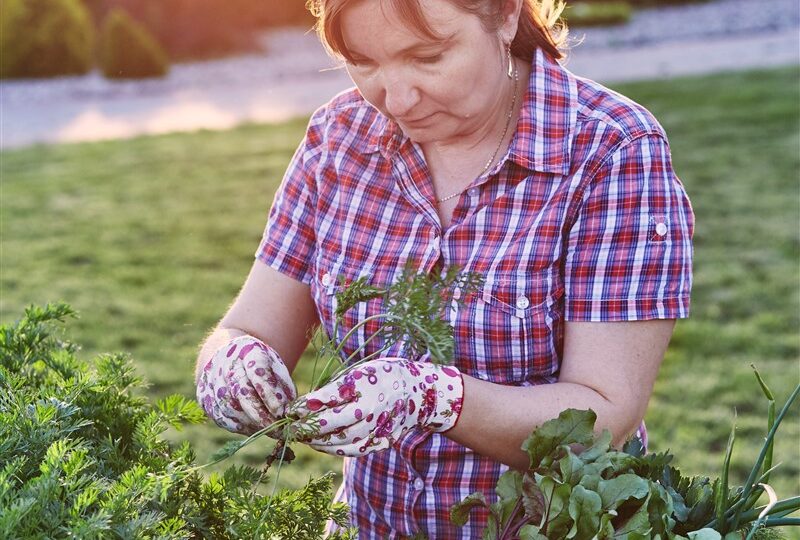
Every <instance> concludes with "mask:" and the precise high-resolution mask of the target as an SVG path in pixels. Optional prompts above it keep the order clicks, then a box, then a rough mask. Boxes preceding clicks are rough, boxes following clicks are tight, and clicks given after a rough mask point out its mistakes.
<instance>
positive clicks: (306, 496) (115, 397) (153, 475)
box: [0, 304, 353, 539]
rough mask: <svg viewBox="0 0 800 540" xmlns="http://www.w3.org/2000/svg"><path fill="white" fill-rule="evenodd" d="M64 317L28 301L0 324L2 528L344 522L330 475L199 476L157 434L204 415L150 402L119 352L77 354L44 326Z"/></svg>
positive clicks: (22, 534) (34, 533)
mask: <svg viewBox="0 0 800 540" xmlns="http://www.w3.org/2000/svg"><path fill="white" fill-rule="evenodd" d="M73 315H74V313H73V311H72V310H71V309H70V308H69V307H68V306H66V305H64V304H57V305H48V306H46V307H44V308H36V307H30V308H28V309H27V310H26V311H25V315H24V317H23V318H22V319H21V320H20V321H19V322H17V323H16V324H14V325H4V326H2V327H0V537H2V538H9V539H11V538H153V537H158V538H214V539H227V538H285V539H290V538H291V539H321V538H322V536H323V532H324V527H325V523H326V520H328V519H333V520H335V521H336V522H337V523H340V524H345V523H346V520H347V508H346V506H344V505H341V504H331V502H330V501H331V493H330V491H331V478H330V476H324V477H322V478H319V479H316V480H312V481H310V482H309V483H308V484H307V485H306V486H305V487H304V488H302V489H300V490H297V491H283V492H281V493H279V494H277V495H275V496H273V497H265V496H262V495H260V494H259V493H258V487H259V482H260V481H261V479H262V473H261V472H260V471H258V470H255V469H252V468H249V467H230V468H228V469H227V470H225V471H224V473H222V474H213V475H211V476H210V477H209V478H207V479H205V478H204V477H203V476H202V475H201V470H200V468H199V467H197V466H195V465H194V464H193V461H194V452H193V450H192V448H191V447H190V446H189V444H188V443H183V444H181V445H180V446H178V447H177V448H176V447H173V446H171V445H169V444H168V443H167V442H166V441H165V440H163V438H162V433H163V432H164V431H165V429H166V428H167V426H172V427H175V428H180V427H181V426H182V425H183V424H184V423H186V422H189V423H197V422H201V421H203V419H204V415H203V413H202V411H201V410H200V408H199V407H198V406H197V404H196V403H195V402H194V401H193V400H187V399H186V398H184V397H182V396H178V395H173V396H169V397H167V398H165V399H162V400H159V401H158V402H157V403H156V404H150V403H149V402H148V400H147V399H146V398H145V397H142V396H140V395H137V394H136V391H137V390H141V389H142V388H143V383H142V381H141V379H139V378H138V377H137V376H136V375H135V374H134V372H133V369H132V367H131V365H130V363H129V361H128V360H127V358H125V357H124V356H122V355H105V356H101V357H99V358H98V359H97V360H96V361H95V362H94V365H90V364H89V363H87V362H85V361H82V360H80V359H78V357H77V355H76V353H77V351H78V347H77V345H75V344H73V343H70V342H68V341H63V340H61V339H58V337H57V336H56V335H55V334H54V327H53V323H54V322H55V321H63V320H64V319H66V318H67V317H71V316H73ZM352 535H353V531H349V532H345V533H340V534H337V535H334V538H351V537H352Z"/></svg>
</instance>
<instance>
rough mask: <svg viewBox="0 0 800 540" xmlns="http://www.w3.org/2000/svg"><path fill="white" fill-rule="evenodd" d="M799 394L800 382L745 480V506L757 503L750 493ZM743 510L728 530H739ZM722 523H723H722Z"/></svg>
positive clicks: (743, 493) (735, 516) (779, 415)
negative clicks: (751, 499)
mask: <svg viewBox="0 0 800 540" xmlns="http://www.w3.org/2000/svg"><path fill="white" fill-rule="evenodd" d="M798 394H800V384H798V385H797V386H796V387H795V389H794V392H792V395H791V396H789V399H788V400H787V401H786V403H785V404H784V405H783V408H782V409H781V412H780V414H778V417H777V418H776V419H775V423H774V424H773V425H772V428H771V429H770V430H769V433H768V434H767V438H766V440H765V441H764V444H763V445H762V447H761V452H760V453H759V454H758V459H756V462H755V464H754V465H753V469H752V470H751V471H750V476H748V478H747V482H745V484H744V491H743V492H742V500H745V501H748V504H747V505H745V506H749V505H750V504H755V501H752V502H750V501H749V498H750V493H751V492H752V490H753V488H754V482H755V479H756V475H758V472H759V470H761V465H762V464H763V463H764V458H765V457H766V455H767V451H768V450H769V448H770V446H771V444H772V441H773V440H775V433H776V432H777V431H778V427H779V426H780V425H781V421H782V420H783V418H784V416H786V413H787V412H789V407H791V406H792V403H794V400H795V399H797V396H798ZM742 510H744V508H743V507H742V508H740V509H739V510H738V511H737V512H736V514H735V515H734V516H733V519H732V520H731V522H730V527H728V528H727V530H730V531H735V530H738V528H739V522H740V521H741V517H742V514H741V512H742ZM751 519H752V518H751ZM720 525H723V524H722V523H720Z"/></svg>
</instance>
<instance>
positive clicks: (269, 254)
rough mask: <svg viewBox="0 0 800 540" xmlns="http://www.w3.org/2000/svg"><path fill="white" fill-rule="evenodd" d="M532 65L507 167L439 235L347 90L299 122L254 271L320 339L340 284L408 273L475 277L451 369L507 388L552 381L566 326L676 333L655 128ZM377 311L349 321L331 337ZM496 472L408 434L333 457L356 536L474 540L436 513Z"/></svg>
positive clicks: (460, 312)
mask: <svg viewBox="0 0 800 540" xmlns="http://www.w3.org/2000/svg"><path fill="white" fill-rule="evenodd" d="M533 64H534V65H533V70H532V73H531V76H530V79H529V82H528V89H527V92H526V94H525V97H524V100H525V102H524V108H523V112H522V115H521V117H520V119H519V122H518V124H517V126H516V133H515V137H514V139H513V141H512V143H511V145H510V147H509V150H508V152H507V154H506V155H505V157H504V158H503V159H502V160H501V162H500V163H499V164H498V165H497V166H496V167H494V168H493V169H492V170H490V171H489V172H488V173H487V174H486V175H484V177H482V178H479V179H477V180H475V181H474V183H473V184H472V186H471V187H470V189H468V190H466V191H465V192H464V193H463V194H462V195H461V196H460V198H459V201H458V206H457V207H456V209H455V211H454V215H453V219H452V223H451V224H450V226H449V227H448V228H447V229H446V230H443V229H442V227H441V225H440V221H439V218H438V216H437V213H436V209H435V206H434V205H435V195H434V191H433V185H432V181H431V178H430V176H429V173H428V172H427V168H426V165H425V161H424V158H423V155H422V152H421V150H420V149H419V147H418V146H417V145H415V144H414V143H413V142H412V141H410V140H409V139H408V138H406V137H405V136H404V135H403V133H402V132H401V131H400V130H399V129H398V128H397V126H396V125H395V124H394V123H392V122H390V121H388V120H387V119H386V118H385V117H383V116H382V115H381V114H380V113H378V112H377V111H376V110H375V109H374V108H373V107H371V106H370V105H369V104H368V103H366V102H365V101H364V100H363V99H362V98H361V96H360V94H359V93H358V92H357V91H356V90H351V91H349V92H346V93H343V94H341V95H339V96H337V97H335V98H334V99H333V100H332V101H331V102H330V103H328V104H327V105H325V106H324V107H322V108H321V109H319V110H318V111H317V112H316V113H315V114H314V115H313V117H312V118H311V121H310V124H309V126H308V130H307V133H306V137H305V139H304V140H303V142H302V144H301V145H300V147H299V148H298V150H297V152H296V154H295V156H294V158H293V160H292V162H291V165H290V166H289V169H288V171H287V173H286V176H285V178H284V180H283V183H282V185H281V187H280V189H279V191H278V193H277V194H276V197H275V201H274V204H273V206H272V210H271V212H270V218H269V222H268V224H267V227H266V230H265V233H264V238H263V241H262V243H261V245H260V246H259V249H258V251H257V254H256V255H257V257H258V258H259V259H260V260H261V261H263V262H264V263H266V264H268V265H270V266H272V267H273V268H276V269H277V270H279V271H281V272H283V273H285V274H287V275H289V276H291V277H293V278H295V279H297V280H300V281H302V282H303V283H307V284H309V285H310V287H311V294H312V295H313V298H314V301H315V302H316V305H317V310H318V314H319V317H320V321H322V324H323V325H324V326H325V327H326V328H327V329H328V331H330V330H331V327H332V325H331V322H332V319H333V316H332V314H333V312H334V310H335V308H336V306H335V293H336V292H337V290H338V287H339V280H340V278H343V279H344V280H345V281H351V280H353V279H355V278H357V277H359V276H369V278H370V280H371V281H372V282H373V283H376V284H381V285H383V284H387V283H390V282H391V281H392V280H393V279H395V278H396V276H397V275H398V273H399V272H400V271H401V270H402V269H403V267H404V266H405V265H406V263H407V262H411V263H413V265H414V266H415V267H416V268H418V269H420V270H421V271H425V272H439V271H441V269H442V268H446V267H449V266H451V265H458V266H459V267H462V268H463V269H464V270H467V271H472V272H479V273H481V274H482V275H483V276H484V277H485V286H484V287H483V289H482V291H480V292H479V293H478V294H476V295H474V297H472V298H467V299H465V301H464V302H463V303H462V304H460V305H454V306H453V307H452V309H451V310H450V311H449V313H448V314H447V316H448V318H449V320H450V322H451V324H452V326H453V328H454V332H455V339H456V355H455V365H456V366H457V367H458V368H459V369H461V370H462V371H463V372H465V373H467V374H469V375H472V376H474V377H478V378H481V379H484V380H488V381H493V382H496V383H500V384H507V385H537V384H547V383H551V382H554V381H555V380H556V378H557V375H558V369H559V366H560V359H561V352H562V340H563V327H564V322H565V321H629V320H645V319H672V318H682V317H687V316H688V313H689V292H690V289H691V279H692V274H691V258H692V245H691V237H692V232H693V219H694V218H693V213H692V208H691V206H690V203H689V199H688V198H687V196H686V193H685V192H684V189H683V186H682V184H681V182H680V181H679V180H678V178H677V177H676V175H675V173H674V172H673V170H672V165H671V161H670V153H669V146H668V143H667V140H666V137H665V134H664V132H663V130H662V128H661V126H660V125H659V124H658V122H657V121H656V120H655V119H654V118H653V117H652V116H651V114H650V113H649V112H648V111H647V110H645V109H644V108H642V107H641V106H640V105H637V104H636V103H633V102H632V101H630V100H628V99H627V98H625V97H623V96H620V95H618V94H616V93H614V92H612V91H610V90H608V89H606V88H604V87H602V86H600V85H599V84H597V83H595V82H593V81H589V80H585V79H581V78H578V77H576V76H574V75H573V74H571V73H570V72H568V71H567V70H565V69H564V68H563V67H561V66H560V65H559V64H558V63H557V62H555V61H553V60H552V59H550V58H549V57H546V56H545V55H544V54H542V53H541V52H539V54H538V55H537V57H536V58H535V60H534V63H533ZM377 302H379V301H378V300H373V301H370V302H366V303H364V304H362V305H360V306H358V307H357V308H355V309H353V310H351V311H350V312H349V313H348V314H347V315H346V320H345V324H344V325H343V326H342V327H341V329H340V332H341V334H340V336H339V337H342V336H343V335H344V333H345V332H347V330H348V329H349V328H350V327H352V325H353V323H354V322H355V321H356V320H359V319H363V318H365V317H367V316H369V315H370V314H372V313H374V312H375V311H376V310H377V309H379V307H380V306H379V304H378V303H377ZM373 330H374V329H373ZM366 332H369V333H371V331H370V329H369V328H368V329H367V331H366ZM366 332H361V333H359V334H358V335H356V336H354V337H353V338H352V341H351V342H350V343H349V344H348V345H347V346H346V347H345V349H346V351H345V352H346V354H349V351H352V350H353V345H354V344H355V343H357V342H362V341H363V340H364V339H365V335H369V334H368V333H366ZM371 345H372V348H368V351H371V350H375V349H374V348H375V347H380V346H381V344H380V343H373V344H371ZM400 352H401V351H400V350H399V348H398V350H393V351H390V352H389V354H388V355H389V356H391V355H396V354H399V353H400ZM505 470H506V467H505V466H503V465H501V464H500V463H497V462H495V461H492V460H490V459H487V458H484V457H482V456H479V455H477V454H475V453H473V452H472V451H471V450H469V449H467V448H465V447H463V446H460V445H458V444H456V443H454V442H452V441H450V440H449V439H447V437H445V436H442V435H439V434H431V433H426V432H422V431H416V432H414V431H412V432H410V433H409V434H408V435H407V436H406V437H404V438H403V439H402V440H400V441H399V442H398V444H397V445H396V446H395V447H394V448H392V449H389V450H386V451H383V452H377V453H373V454H371V455H368V456H365V457H363V458H358V459H346V460H345V484H344V485H343V489H342V490H341V493H340V496H341V497H346V499H347V501H348V502H349V503H350V505H351V507H352V517H353V523H354V524H355V525H357V526H358V527H359V529H360V537H361V538H402V537H404V536H412V535H414V534H416V533H418V532H422V533H424V534H425V535H427V536H428V537H429V538H447V539H459V538H475V537H478V536H479V531H480V530H481V528H482V526H483V525H484V524H485V520H486V518H487V516H486V515H485V514H481V513H479V512H474V513H473V515H472V519H471V521H470V522H469V523H468V524H467V526H466V527H463V528H456V527H454V526H452V525H451V524H450V521H449V516H448V511H449V508H450V506H451V505H453V504H455V503H456V502H458V501H460V500H461V499H462V498H464V497H466V496H467V495H469V494H470V493H472V492H474V491H482V492H484V493H485V494H487V496H489V497H490V498H491V496H492V495H493V494H494V486H495V483H496V481H497V478H498V477H499V475H500V474H501V473H502V472H504V471H505Z"/></svg>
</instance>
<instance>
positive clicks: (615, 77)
mask: <svg viewBox="0 0 800 540" xmlns="http://www.w3.org/2000/svg"><path fill="white" fill-rule="evenodd" d="M565 18H566V19H567V22H568V24H569V25H570V27H571V35H572V36H573V48H572V51H571V53H570V55H569V58H568V60H567V64H566V65H567V67H568V68H569V69H570V70H572V71H573V72H574V73H576V74H578V75H580V76H585V77H589V78H592V79H596V80H599V81H601V82H603V83H605V84H607V85H609V86H610V87H611V88H613V89H615V90H618V91H620V92H622V93H624V94H625V95H628V96H630V97H631V98H633V99H634V100H636V101H639V102H640V103H642V104H643V105H645V106H646V107H647V108H649V109H650V110H651V111H652V112H653V113H654V114H655V115H656V117H657V118H658V119H659V120H660V121H661V122H662V124H663V125H664V127H665V128H666V130H667V133H668V134H669V137H670V141H671V148H672V155H673V160H674V165H675V169H676V171H677V173H678V175H679V176H680V178H681V179H682V181H683V182H684V184H685V185H686V189H687V191H688V193H689V195H690V197H691V199H692V202H693V205H694V210H695V213H696V219H697V226H696V233H695V277H694V289H693V301H692V316H691V318H690V319H688V320H684V321H680V322H679V323H678V325H677V327H676V332H675V335H674V338H673V340H672V343H671V346H670V349H669V351H668V354H667V358H666V360H665V362H664V366H663V368H662V370H661V373H660V375H659V379H658V382H657V385H656V390H655V395H654V397H653V400H652V401H651V405H650V408H649V410H648V413H647V417H646V420H647V423H648V426H649V427H650V430H651V441H652V446H653V449H654V450H656V451H661V450H666V449H667V448H670V449H671V450H672V451H673V453H675V455H676V463H677V464H678V465H679V466H680V467H681V468H682V469H683V470H685V471H688V472H695V473H703V474H706V475H711V476H714V475H718V474H719V470H720V468H721V464H722V459H723V455H722V454H723V453H724V449H725V445H726V442H727V438H728V433H729V431H730V429H731V425H732V423H733V421H734V409H735V410H736V411H737V415H738V418H737V420H736V424H737V436H738V438H737V448H736V451H735V453H734V466H733V474H734V476H736V475H738V480H739V481H740V482H741V481H743V480H744V478H743V476H744V474H745V473H746V471H749V465H750V464H751V463H752V461H753V459H754V457H755V453H756V451H757V448H758V447H759V445H760V440H761V438H762V437H763V435H764V430H765V426H766V421H767V420H766V403H765V402H764V399H763V397H762V396H761V392H760V390H759V388H758V385H757V383H756V380H755V378H754V377H753V374H752V369H751V367H750V366H751V364H755V365H756V366H757V367H758V369H759V371H760V372H761V373H762V374H763V375H764V377H765V379H766V380H767V383H768V384H771V385H772V389H773V391H774V393H775V394H776V398H777V400H778V404H779V405H780V404H781V400H783V399H785V398H786V397H787V396H788V394H789V392H790V391H791V389H792V388H793V387H794V385H795V384H797V383H798V381H800V4H799V3H798V1H797V0H708V1H704V2H677V3H676V2H661V1H656V0H649V1H644V0H629V1H618V0H614V1H590V2H568V3H567V9H566V11H565ZM312 24H313V19H312V17H311V16H310V14H308V12H307V11H306V10H305V9H304V6H303V2H302V1H301V0H291V1H287V0H2V3H0V323H9V322H11V321H13V320H15V319H17V318H18V317H19V316H20V315H21V313H22V309H23V308H24V306H26V305H29V304H31V303H36V304H42V303H45V302H48V301H56V300H64V301H66V302H68V303H69V304H71V305H72V306H73V307H74V308H76V309H77V310H78V311H79V312H80V313H81V316H80V319H79V320H77V321H75V322H72V323H70V325H71V326H72V335H73V336H77V338H76V340H77V341H78V342H79V343H80V344H81V345H82V346H83V354H85V355H86V356H87V357H90V356H93V355H96V354H99V353H103V352H115V351H125V352H128V353H129V354H130V355H131V356H132V358H133V360H134V362H135V363H136V366H137V368H138V369H139V371H140V373H141V374H142V375H144V376H145V377H146V378H147V380H148V381H149V382H150V383H151V386H150V389H149V390H148V392H149V393H150V394H151V395H152V396H153V397H158V396H164V395H167V394H170V393H181V394H184V395H187V396H189V395H193V392H194V389H193V383H192V368H193V363H194V359H195V354H196V349H197V346H198V344H199V343H200V341H201V340H202V339H203V336H204V335H205V334H206V332H207V331H208V330H209V329H210V328H211V327H212V326H213V325H214V324H215V323H216V321H217V320H218V319H219V317H220V316H221V315H222V314H223V313H224V311H225V309H226V308H227V306H228V305H229V303H230V302H231V301H232V299H233V297H234V296H235V294H236V292H237V291H238V289H239V287H240V286H241V284H242V282H243V281H244V278H245V276H246V274H247V271H248V269H249V267H250V265H251V263H252V255H253V252H254V251H255V249H256V247H257V245H258V241H259V239H260V236H261V232H262V230H263V227H264V224H265V222H266V217H267V214H268V211H269V206H270V204H271V202H272V197H273V194H274V192H275V190H276V188H277V186H278V184H279V182H280V180H281V177H282V174H283V171H284V169H285V167H286V165H287V164H288V162H289V159H290V158H291V155H292V153H293V151H294V149H295V147H296V145H297V144H298V143H299V141H300V139H301V137H302V135H303V131H304V127H305V123H306V121H307V118H308V115H309V114H310V113H311V112H312V111H313V110H314V109H316V108H317V107H318V106H320V105H321V104H323V103H324V102H325V101H327V100H328V99H329V98H330V97H331V96H333V95H334V94H335V93H337V92H339V91H341V90H343V89H345V88H347V87H348V86H349V85H350V82H349V79H348V78H347V76H346V74H345V73H344V71H343V70H342V69H338V68H337V66H336V65H335V63H333V62H332V61H331V60H330V59H329V58H328V57H327V56H326V55H325V53H324V51H323V49H322V47H321V46H320V45H319V43H318V41H317V39H316V37H315V35H314V34H313V32H311V31H310V28H311V26H312ZM312 352H313V351H309V352H308V353H307V355H306V356H308V357H309V358H310V357H311V356H312ZM310 363H311V362H310V360H306V361H303V362H301V367H300V368H299V370H298V372H297V373H296V379H297V381H298V385H299V386H300V389H301V391H302V390H304V389H305V388H304V385H307V382H306V381H307V377H308V374H309V373H310ZM169 437H171V438H173V439H174V440H176V441H177V440H182V439H186V438H188V439H190V440H191V441H192V443H193V444H194V445H195V446H196V448H197V449H198V459H199V461H201V462H202V461H204V460H205V459H207V457H208V456H209V455H210V453H211V452H213V450H214V449H216V448H218V447H219V446H221V445H222V444H223V443H224V442H225V441H227V440H229V439H231V438H232V436H230V435H228V434H226V433H224V432H222V430H220V429H217V428H214V427H212V426H208V425H207V426H198V427H195V428H192V429H190V430H189V431H188V432H182V433H177V432H170V433H169ZM778 439H779V442H778V445H777V447H776V457H775V461H776V462H782V465H781V473H780V474H778V475H777V476H776V477H774V481H775V484H774V485H775V487H776V489H777V490H778V494H779V495H780V496H783V497H785V496H789V495H797V494H800V415H798V414H794V415H792V416H791V418H790V419H789V420H788V421H787V422H786V423H785V425H784V427H783V428H782V430H781V432H780V433H779V437H778ZM268 451H269V444H265V445H262V446H260V447H259V445H251V446H250V447H248V449H247V451H246V452H245V454H244V455H243V456H240V457H237V458H236V459H239V460H242V461H244V462H247V463H249V464H257V463H259V461H260V460H261V459H263V457H264V456H265V455H266V453H268ZM339 466H340V464H339V462H338V461H337V460H335V459H333V458H330V457H328V456H323V455H320V454H315V453H313V452H311V451H305V450H304V449H302V448H299V449H298V460H297V463H295V464H292V465H290V466H287V467H285V468H284V471H283V472H282V473H281V480H280V483H281V485H285V486H286V487H297V486H299V485H302V483H303V482H305V480H306V479H307V478H308V477H309V476H319V475H320V474H322V472H324V471H326V470H329V469H333V470H338V468H339ZM788 534H789V537H791V538H800V535H798V534H797V533H793V532H789V533H788ZM792 535H794V536H792Z"/></svg>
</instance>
